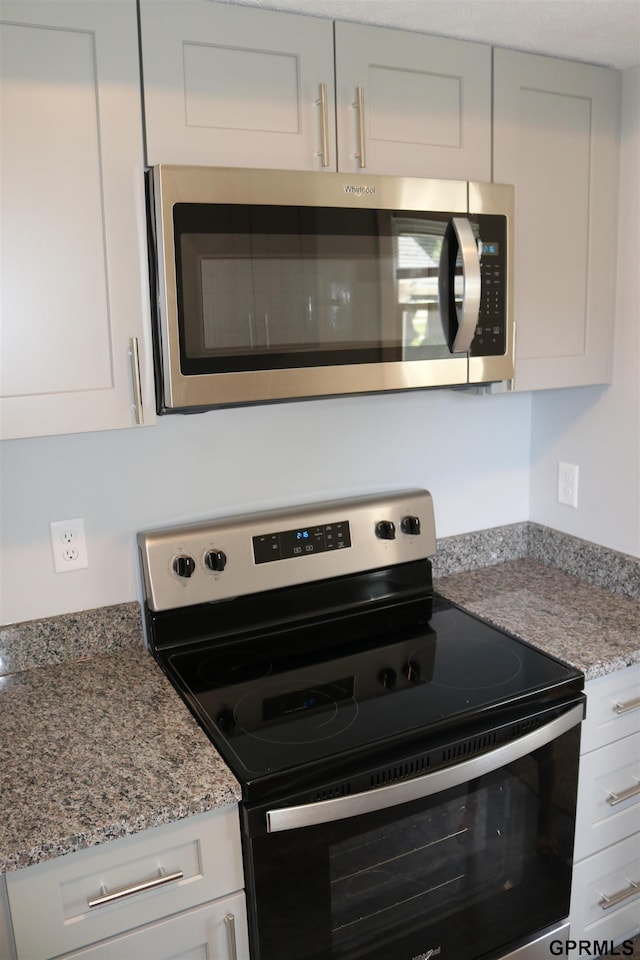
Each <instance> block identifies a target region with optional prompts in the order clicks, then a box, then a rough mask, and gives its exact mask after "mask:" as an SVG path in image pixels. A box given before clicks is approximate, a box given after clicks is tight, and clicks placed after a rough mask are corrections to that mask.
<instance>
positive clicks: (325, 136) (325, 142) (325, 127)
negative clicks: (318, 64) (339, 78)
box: [316, 83, 329, 167]
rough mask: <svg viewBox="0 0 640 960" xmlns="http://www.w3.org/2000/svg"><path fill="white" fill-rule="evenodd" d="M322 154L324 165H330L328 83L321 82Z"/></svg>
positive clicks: (319, 101)
mask: <svg viewBox="0 0 640 960" xmlns="http://www.w3.org/2000/svg"><path fill="white" fill-rule="evenodd" d="M316 103H319V104H320V143H321V148H320V156H321V157H322V166H323V167H328V166H329V114H328V111H327V85H326V83H321V84H320V100H317V101H316Z"/></svg>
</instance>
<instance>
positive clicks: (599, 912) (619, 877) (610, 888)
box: [569, 833, 640, 943]
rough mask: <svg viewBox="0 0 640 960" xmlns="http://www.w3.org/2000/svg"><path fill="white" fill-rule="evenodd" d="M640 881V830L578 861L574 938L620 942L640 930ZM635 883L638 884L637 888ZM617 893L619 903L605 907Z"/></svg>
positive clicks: (573, 896) (572, 914) (572, 918)
mask: <svg viewBox="0 0 640 960" xmlns="http://www.w3.org/2000/svg"><path fill="white" fill-rule="evenodd" d="M639 881H640V834H637V833H636V834H635V835H634V836H633V837H628V838H627V839H626V840H622V841H621V842H620V843H616V844H614V845H613V846H612V847H608V848H607V849H606V850H602V851H601V852H600V853H598V854H596V855H595V856H593V857H587V859H586V860H583V861H582V862H581V863H579V864H577V866H576V867H575V868H574V871H573V884H572V888H571V907H570V913H569V921H570V925H571V937H572V938H573V939H575V940H579V939H580V940H581V939H589V940H594V939H598V940H603V939H605V940H614V941H615V942H616V943H619V942H620V941H621V940H624V939H628V938H630V937H633V936H635V935H636V934H637V933H639V932H640V912H639V910H638V907H639V905H640V887H638V886H637V885H638V883H639ZM632 883H635V884H636V887H637V888H636V890H634V888H633V885H632ZM616 896H617V897H618V898H619V901H620V902H616V901H615V900H614V904H613V905H612V906H609V907H608V908H606V909H605V907H604V906H603V904H605V903H606V901H605V897H607V898H610V899H612V898H616ZM623 898H624V899H623Z"/></svg>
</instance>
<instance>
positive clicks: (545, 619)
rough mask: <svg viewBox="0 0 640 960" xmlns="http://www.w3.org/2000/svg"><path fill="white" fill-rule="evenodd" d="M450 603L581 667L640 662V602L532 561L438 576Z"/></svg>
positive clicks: (596, 669) (605, 669)
mask: <svg viewBox="0 0 640 960" xmlns="http://www.w3.org/2000/svg"><path fill="white" fill-rule="evenodd" d="M434 586H435V589H436V590H437V591H438V592H439V593H441V594H442V595H443V596H445V597H447V599H449V600H452V601H453V602H454V603H457V604H459V605H460V606H462V607H465V609H467V610H469V611H471V612H472V613H476V614H478V616H480V617H483V618H484V619H486V620H489V621H490V622H491V623H494V624H495V625H496V626H499V627H502V628H503V629H505V630H508V631H509V632H510V633H513V634H515V635H516V636H518V637H521V638H522V639H523V640H526V641H528V642H529V643H531V644H533V645H534V646H536V647H539V648H540V649H541V650H544V651H545V652H546V653H550V654H552V655H553V656H555V657H558V658H559V659H561V660H564V661H565V662H567V663H570V664H572V665H573V666H575V667H578V669H579V670H582V671H583V673H584V675H585V677H586V679H587V680H594V679H596V678H597V677H601V676H604V675H605V674H608V673H613V672H614V671H616V670H623V669H624V668H625V667H627V666H630V665H631V664H632V663H638V662H640V603H639V602H638V601H637V600H635V599H632V598H631V597H627V596H622V595H619V594H615V593H611V592H610V591H609V590H605V589H604V588H603V587H598V586H594V585H593V584H591V583H589V582H588V581H587V580H584V579H582V578H579V577H575V576H572V575H570V574H568V573H564V572H563V571H562V570H558V569H554V568H551V567H549V566H547V565H545V564H543V563H540V562H538V561H536V560H531V559H528V558H522V559H516V560H507V561H506V562H505V563H500V564H498V565H496V566H492V567H483V568H480V569H477V570H470V571H466V572H464V573H454V574H451V575H449V576H443V577H438V578H436V580H435V583H434Z"/></svg>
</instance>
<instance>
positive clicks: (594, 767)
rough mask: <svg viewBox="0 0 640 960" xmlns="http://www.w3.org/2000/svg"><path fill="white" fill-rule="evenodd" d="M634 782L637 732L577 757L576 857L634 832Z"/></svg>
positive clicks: (639, 767) (639, 744)
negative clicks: (578, 758)
mask: <svg viewBox="0 0 640 960" xmlns="http://www.w3.org/2000/svg"><path fill="white" fill-rule="evenodd" d="M638 784H640V734H638V733H636V734H635V735H633V736H631V737H625V738H624V739H623V740H618V741H617V742H616V743H612V744H608V745H607V746H606V747H601V748H600V749H599V750H592V751H591V752H590V753H587V754H585V755H583V756H582V757H581V758H580V779H579V784H578V815H577V818H576V845H575V854H574V855H575V858H576V860H581V859H582V858H583V857H586V856H589V855H590V854H592V853H595V852H597V851H598V850H602V849H603V848H604V847H607V846H609V845H610V844H612V843H616V842H617V841H618V840H622V839H624V837H628V836H630V835H631V834H633V833H637V832H638V829H639V828H640V794H638V793H636V792H635V791H636V790H637V789H638ZM627 794H628V796H627ZM625 796H626V797H627V798H626V799H625Z"/></svg>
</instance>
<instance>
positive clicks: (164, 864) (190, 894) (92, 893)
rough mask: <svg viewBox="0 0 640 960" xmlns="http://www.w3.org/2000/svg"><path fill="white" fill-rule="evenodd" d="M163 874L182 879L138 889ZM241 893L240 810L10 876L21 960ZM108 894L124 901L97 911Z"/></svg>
mask: <svg viewBox="0 0 640 960" xmlns="http://www.w3.org/2000/svg"><path fill="white" fill-rule="evenodd" d="M160 871H164V873H165V874H166V876H167V877H172V876H175V879H171V880H170V881H169V882H167V883H158V885H156V886H152V887H151V888H150V889H136V888H138V887H139V886H142V885H143V884H145V883H146V882H147V881H156V882H157V881H160V880H161V879H162V878H161V877H160V875H159V872H160ZM180 873H181V874H182V877H179V876H178V875H179V874H180ZM242 887H243V878H242V857H241V851H240V828H239V822H238V810H237V807H236V806H235V805H234V806H230V807H225V808H223V809H221V810H216V811H213V812H211V813H206V814H202V815H200V816H195V817H188V818H187V819H185V820H181V821H179V822H177V823H172V824H168V825H165V826H161V827H155V828H153V829H151V830H145V831H143V832H141V833H136V834H133V835H132V836H129V837H123V838H121V839H119V840H114V841H113V842H110V843H107V844H104V845H103V846H99V847H92V848H90V849H87V850H79V851H78V852H77V853H71V854H68V855H67V856H64V857H59V858H58V859H56V860H48V861H47V862H45V863H40V864H37V865H36V866H33V867H27V868H26V869H24V870H18V871H16V872H15V873H9V874H7V888H8V893H9V905H10V908H11V916H12V920H13V927H14V934H15V940H16V949H17V953H18V957H19V958H21V960H22V958H24V960H45V958H49V957H57V956H58V955H59V954H61V953H69V952H71V951H73V950H78V949H79V948H80V947H83V946H86V945H87V944H90V943H95V942H96V941H98V940H106V939H107V938H109V937H114V936H116V935H117V934H119V933H123V932H124V931H126V930H131V929H133V928H134V927H140V926H142V925H143V924H146V923H151V922H153V921H155V920H159V919H160V918H163V917H167V916H169V915H171V914H175V913H178V912H180V911H182V910H187V909H189V908H190V907H193V906H196V905H197V904H201V903H205V902H206V901H209V900H212V899H214V898H216V897H220V896H225V895H227V894H229V893H234V892H236V891H237V890H241V889H242ZM105 888H106V892H108V893H112V892H120V891H122V893H123V896H122V897H121V898H120V899H117V900H114V901H113V902H104V903H102V904H98V905H95V906H91V907H90V906H89V901H93V900H95V899H99V898H100V897H101V895H103V894H104V893H105ZM36 918H37V922H34V921H35V920H36Z"/></svg>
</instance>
